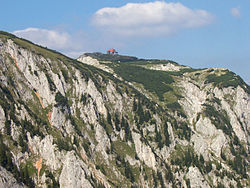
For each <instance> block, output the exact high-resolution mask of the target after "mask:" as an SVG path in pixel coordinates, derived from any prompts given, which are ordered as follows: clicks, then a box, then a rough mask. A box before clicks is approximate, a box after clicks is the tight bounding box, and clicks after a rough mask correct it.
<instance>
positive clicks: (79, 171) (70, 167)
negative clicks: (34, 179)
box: [59, 152, 92, 188]
mask: <svg viewBox="0 0 250 188" xmlns="http://www.w3.org/2000/svg"><path fill="white" fill-rule="evenodd" d="M84 168H85V169H86V166H85V165H84V164H83V162H82V161H81V160H79V159H77V158H76V157H75V155H74V154H73V152H69V153H67V155H66V156H65V158H64V162H63V168H62V172H61V175H60V178H59V183H60V187H65V188H67V187H82V188H84V187H90V188H91V187H92V185H91V184H90V182H89V181H88V180H87V179H86V175H85V174H86V172H85V171H84Z"/></svg>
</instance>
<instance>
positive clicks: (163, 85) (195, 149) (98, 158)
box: [0, 32, 250, 188]
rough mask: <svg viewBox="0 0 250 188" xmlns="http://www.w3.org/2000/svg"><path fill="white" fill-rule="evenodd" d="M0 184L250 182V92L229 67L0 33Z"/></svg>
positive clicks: (228, 184) (236, 184)
mask: <svg viewBox="0 0 250 188" xmlns="http://www.w3.org/2000/svg"><path fill="white" fill-rule="evenodd" d="M0 80H1V84H0V187H65V188H69V187H84V188H85V187H248V186H249V169H248V166H249V158H248V154H249V141H250V137H249V136H250V135H249V132H250V128H249V124H250V111H249V109H250V88H249V86H248V85H247V84H245V82H244V81H243V80H242V79H241V78H240V77H239V76H237V75H236V74H234V73H233V72H231V71H229V70H227V69H218V68H209V69H192V68H190V67H187V66H182V65H179V64H178V63H176V62H173V61H169V60H155V59H149V60H147V59H138V58H136V57H130V56H121V55H113V54H102V53H86V54H83V55H82V56H80V57H79V58H78V59H77V60H75V59H71V58H68V57H66V56H64V55H62V54H60V53H58V52H56V51H53V50H50V49H47V48H44V47H41V46H37V45H35V44H33V43H31V42H29V41H26V40H23V39H20V38H17V37H15V36H14V35H11V34H9V33H5V32H0Z"/></svg>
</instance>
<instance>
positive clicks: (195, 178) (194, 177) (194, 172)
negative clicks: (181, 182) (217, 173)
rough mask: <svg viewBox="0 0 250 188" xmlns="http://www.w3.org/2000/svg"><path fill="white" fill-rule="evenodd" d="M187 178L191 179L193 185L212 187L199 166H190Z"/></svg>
mask: <svg viewBox="0 0 250 188" xmlns="http://www.w3.org/2000/svg"><path fill="white" fill-rule="evenodd" d="M187 178H189V179H190V185H191V187H210V186H209V185H208V183H207V182H206V181H205V180H204V179H203V176H202V174H201V173H200V171H199V169H198V168H197V167H189V169H188V173H187Z"/></svg>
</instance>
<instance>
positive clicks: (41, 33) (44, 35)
mask: <svg viewBox="0 0 250 188" xmlns="http://www.w3.org/2000/svg"><path fill="white" fill-rule="evenodd" d="M13 33H14V34H15V35H17V36H18V37H22V38H25V39H27V40H30V41H32V42H34V43H36V44H40V45H42V46H46V47H49V48H54V49H64V48H66V47H67V46H68V45H69V43H70V38H71V37H70V35H69V34H68V33H66V32H59V31H55V30H47V29H39V28H27V29H24V30H18V31H14V32H13Z"/></svg>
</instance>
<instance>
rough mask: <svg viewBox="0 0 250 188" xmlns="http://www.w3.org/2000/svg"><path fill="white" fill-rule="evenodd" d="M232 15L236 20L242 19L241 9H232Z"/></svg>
mask: <svg viewBox="0 0 250 188" xmlns="http://www.w3.org/2000/svg"><path fill="white" fill-rule="evenodd" d="M231 14H232V16H233V17H235V18H240V7H235V8H232V9H231Z"/></svg>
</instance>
